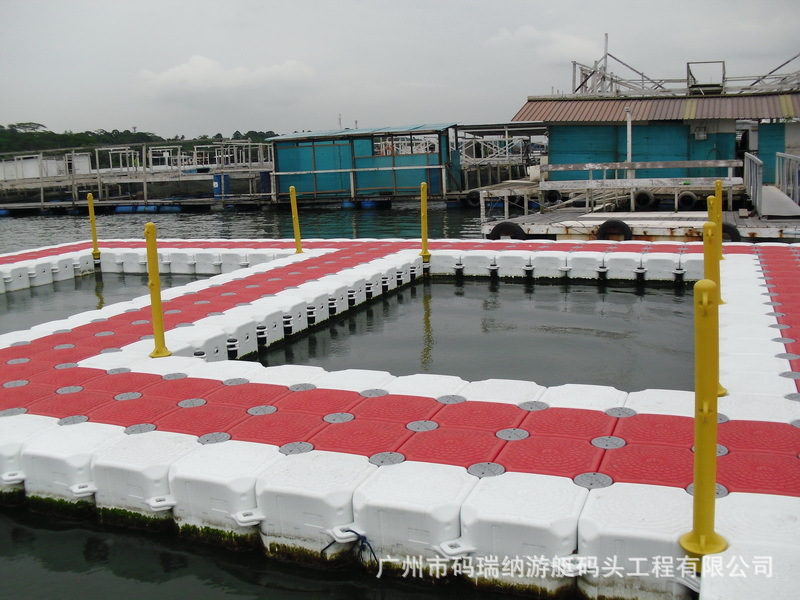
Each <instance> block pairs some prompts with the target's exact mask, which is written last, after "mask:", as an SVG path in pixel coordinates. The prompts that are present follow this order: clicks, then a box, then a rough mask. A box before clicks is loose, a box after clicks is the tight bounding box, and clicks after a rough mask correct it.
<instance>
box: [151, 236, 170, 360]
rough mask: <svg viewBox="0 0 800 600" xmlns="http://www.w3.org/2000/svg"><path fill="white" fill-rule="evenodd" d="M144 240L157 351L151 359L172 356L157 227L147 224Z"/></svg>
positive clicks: (155, 350) (153, 352)
mask: <svg viewBox="0 0 800 600" xmlns="http://www.w3.org/2000/svg"><path fill="white" fill-rule="evenodd" d="M144 239H145V241H146V242H147V277H148V279H147V287H148V288H150V311H151V315H152V316H151V319H152V322H153V339H154V341H155V349H154V350H153V351H152V352H151V353H150V358H161V357H164V356H171V355H172V352H170V351H169V350H167V345H166V342H165V340H164V315H163V313H162V311H161V279H160V277H159V272H158V249H157V248H156V225H155V223H147V224H146V225H145V226H144Z"/></svg>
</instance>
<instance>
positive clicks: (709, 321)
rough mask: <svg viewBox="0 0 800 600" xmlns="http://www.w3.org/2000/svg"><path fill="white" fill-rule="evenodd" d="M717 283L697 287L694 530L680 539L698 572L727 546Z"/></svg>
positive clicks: (695, 306) (695, 312)
mask: <svg viewBox="0 0 800 600" xmlns="http://www.w3.org/2000/svg"><path fill="white" fill-rule="evenodd" d="M715 288H716V284H715V283H714V282H713V281H711V280H710V279H703V280H701V281H698V282H697V283H696V284H695V286H694V346H695V368H694V381H695V416H694V491H693V499H692V501H693V512H692V530H691V531H690V532H688V533H685V534H683V535H682V536H681V538H680V545H681V547H682V548H683V549H684V550H686V552H687V554H688V555H689V557H690V558H692V559H693V564H694V568H695V571H697V572H698V573H699V572H700V570H701V567H702V559H703V556H705V555H706V554H716V553H718V552H722V551H723V550H725V549H726V548H727V547H728V543H727V542H726V541H725V539H724V538H723V537H722V536H720V535H719V534H718V533H716V532H715V531H714V518H715V508H716V507H715V502H716V493H717V386H718V385H719V307H718V305H717V297H718V293H717V290H716V289H715Z"/></svg>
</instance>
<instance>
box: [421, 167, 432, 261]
mask: <svg viewBox="0 0 800 600" xmlns="http://www.w3.org/2000/svg"><path fill="white" fill-rule="evenodd" d="M419 199H420V218H421V220H422V252H420V253H419V255H420V256H421V257H422V263H423V265H424V266H423V268H426V266H425V265H427V264H428V263H430V262H431V253H430V251H429V250H428V184H427V183H424V182H423V183H422V184H420V186H419Z"/></svg>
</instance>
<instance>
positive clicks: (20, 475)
mask: <svg viewBox="0 0 800 600" xmlns="http://www.w3.org/2000/svg"><path fill="white" fill-rule="evenodd" d="M23 411H24V409H6V410H3V411H0V495H2V494H3V493H8V492H14V491H16V490H22V487H23V486H22V482H23V481H25V475H24V470H23V468H22V457H21V452H22V445H23V444H24V443H25V442H26V441H27V440H28V439H30V438H31V437H33V436H36V435H39V434H40V433H43V432H48V431H53V430H54V429H55V428H56V427H58V424H57V423H58V419H55V418H53V417H44V416H41V415H29V414H25V413H24V412H23Z"/></svg>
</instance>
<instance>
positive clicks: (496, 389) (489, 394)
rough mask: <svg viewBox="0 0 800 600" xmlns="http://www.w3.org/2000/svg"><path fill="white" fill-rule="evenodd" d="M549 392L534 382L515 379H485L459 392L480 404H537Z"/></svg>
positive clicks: (460, 394)
mask: <svg viewBox="0 0 800 600" xmlns="http://www.w3.org/2000/svg"><path fill="white" fill-rule="evenodd" d="M545 391H547V388H546V387H544V386H541V385H539V384H538V383H534V382H533V381H517V380H514V379H485V380H483V381H473V382H471V383H468V384H467V385H466V387H463V388H461V389H460V390H459V391H458V394H459V396H464V398H466V399H467V400H478V401H480V402H497V403H500V404H521V403H523V402H536V401H538V400H539V399H540V398H541V397H542V395H543V394H544V393H545Z"/></svg>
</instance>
